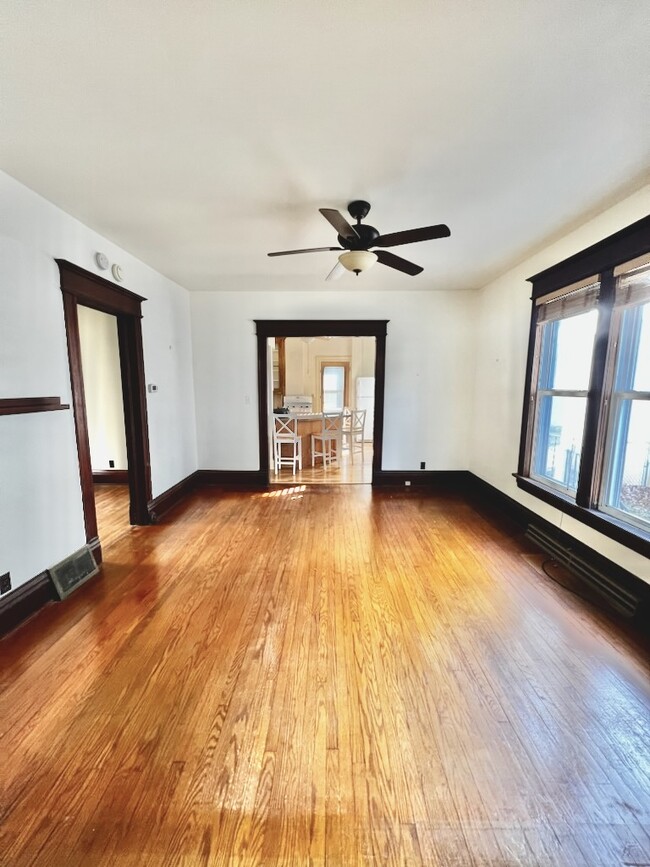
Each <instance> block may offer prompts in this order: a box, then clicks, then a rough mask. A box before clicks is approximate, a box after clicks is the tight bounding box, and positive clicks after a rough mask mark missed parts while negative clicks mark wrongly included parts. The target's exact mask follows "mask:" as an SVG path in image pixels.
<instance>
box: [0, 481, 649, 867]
mask: <svg viewBox="0 0 650 867" xmlns="http://www.w3.org/2000/svg"><path fill="white" fill-rule="evenodd" d="M118 494H119V492H118ZM118 494H116V496H118ZM104 557H105V563H104V568H103V571H102V573H101V574H100V576H98V577H97V579H94V580H93V581H92V582H90V583H89V584H87V585H85V586H84V587H82V588H81V589H80V590H79V591H78V592H77V593H76V594H75V595H74V596H72V597H71V598H70V599H69V600H67V601H66V602H65V603H62V604H60V605H53V606H50V607H49V608H46V609H44V610H43V611H42V612H41V613H40V614H39V615H38V616H37V617H36V618H34V619H33V620H32V621H30V622H29V623H27V624H26V625H25V626H24V627H22V628H21V629H19V630H17V631H16V632H14V633H13V634H12V635H10V636H8V637H7V638H5V639H4V640H3V641H1V642H0V686H1V687H2V694H1V697H0V747H1V758H0V864H2V865H3V867H26V865H45V867H77V865H79V867H81V865H83V867H95V865H120V867H125V865H133V867H135V865H138V867H144V865H185V867H190V865H191V867H195V865H210V867H212V865H242V867H243V865H247V867H248V865H294V864H295V865H308V864H309V865H344V867H349V865H384V864H386V865H439V867H442V865H444V867H452V865H453V867H487V865H489V867H511V865H543V867H576V865H580V867H583V865H584V867H587V865H589V867H598V865H600V867H616V865H647V864H648V863H650V838H649V836H648V829H649V828H650V787H649V785H648V782H649V779H650V687H649V682H648V674H649V671H650V666H649V664H648V659H647V656H646V655H645V654H644V652H643V650H642V649H640V648H639V647H637V646H636V645H635V644H634V643H633V641H632V640H631V639H629V638H627V637H626V636H625V634H624V633H622V632H621V631H619V629H618V628H617V627H616V626H615V625H613V624H612V623H611V622H609V621H608V620H607V619H606V618H605V616H604V615H602V614H601V613H599V612H598V610H596V609H591V608H590V607H589V606H588V605H587V604H585V603H584V602H583V601H582V600H580V599H578V598H577V597H575V596H573V595H571V594H569V593H567V592H566V591H565V590H563V589H562V588H560V587H558V586H557V585H556V584H554V583H552V582H551V581H550V579H548V578H547V577H546V576H545V575H544V574H543V573H542V572H540V570H539V568H538V567H539V562H540V561H541V558H540V557H539V556H538V554H537V552H535V551H534V549H532V548H531V547H529V546H527V544H526V543H524V541H523V540H521V539H519V538H512V537H511V536H510V535H509V532H508V529H507V526H506V525H505V524H504V525H502V524H499V523H498V522H496V521H495V520H494V518H492V517H490V516H488V515H485V514H483V513H480V512H477V511H476V510H475V509H474V508H473V507H472V506H471V505H469V504H468V503H467V502H465V501H463V500H462V499H461V498H457V497H453V496H446V497H433V496H426V495H423V494H422V492H421V491H415V490H413V491H409V492H392V491H389V490H383V491H373V490H372V489H371V488H370V487H367V486H347V487H346V486H338V487H330V488H326V487H318V486H315V487H311V488H310V487H305V486H302V485H296V486H294V487H288V488H275V489H271V490H270V491H268V492H264V493H242V492H223V491H218V490H215V489H210V490H206V491H204V492H198V493H196V494H194V495H193V496H192V497H191V498H189V500H188V501H187V502H186V504H185V505H183V506H182V507H179V508H178V509H177V510H176V511H175V512H174V513H172V514H171V515H170V516H169V517H168V519H167V521H166V522H165V523H163V524H160V525H158V526H153V527H129V528H128V530H127V531H126V532H123V533H116V534H114V536H113V541H112V543H111V544H105V547H104Z"/></svg>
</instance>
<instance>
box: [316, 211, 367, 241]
mask: <svg viewBox="0 0 650 867" xmlns="http://www.w3.org/2000/svg"><path fill="white" fill-rule="evenodd" d="M318 210H319V211H320V212H321V214H322V215H323V216H324V217H325V219H326V220H327V222H328V223H330V224H331V225H332V226H334V228H335V229H336V231H337V232H338V233H339V235H340V236H341V237H342V238H346V239H347V240H348V241H358V240H359V234H358V232H357V231H356V230H355V228H354V226H351V225H350V224H349V223H348V221H347V220H346V219H345V217H344V216H343V214H342V213H341V212H340V211H337V210H335V209H334V208H319V209H318Z"/></svg>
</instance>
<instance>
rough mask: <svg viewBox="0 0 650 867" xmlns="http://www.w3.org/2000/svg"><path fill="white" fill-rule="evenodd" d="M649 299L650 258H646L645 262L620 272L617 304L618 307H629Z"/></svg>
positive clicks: (644, 302)
mask: <svg viewBox="0 0 650 867" xmlns="http://www.w3.org/2000/svg"><path fill="white" fill-rule="evenodd" d="M637 261H639V260H637ZM628 264H632V263H628ZM614 273H616V272H614ZM648 301H650V259H647V258H646V262H645V264H641V265H635V266H634V267H632V268H630V269H629V270H628V271H627V272H623V273H621V274H620V276H619V277H618V279H617V280H616V300H615V304H616V306H617V307H627V306H630V305H632V304H646V303H647V302H648Z"/></svg>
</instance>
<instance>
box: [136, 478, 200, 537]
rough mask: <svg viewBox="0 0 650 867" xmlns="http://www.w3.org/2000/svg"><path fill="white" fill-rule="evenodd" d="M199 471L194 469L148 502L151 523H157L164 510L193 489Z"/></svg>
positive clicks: (182, 498) (174, 504)
mask: <svg viewBox="0 0 650 867" xmlns="http://www.w3.org/2000/svg"><path fill="white" fill-rule="evenodd" d="M199 472H200V470H195V471H194V472H193V473H190V475H189V476H186V477H185V478H184V479H181V480H180V482H177V483H176V484H175V485H172V487H171V488H168V489H167V490H166V491H163V493H162V494H159V495H158V496H157V497H154V499H153V500H151V501H150V502H149V507H148V508H149V516H150V518H151V523H152V524H157V523H158V521H159V520H160V519H161V518H162V516H163V515H164V514H165V513H166V512H169V510H170V509H173V508H174V506H177V505H178V504H179V503H180V502H181V501H182V500H184V499H185V497H187V496H188V495H189V494H191V493H192V491H194V490H195V488H196V486H197V477H198V475H199Z"/></svg>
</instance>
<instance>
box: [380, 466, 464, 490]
mask: <svg viewBox="0 0 650 867" xmlns="http://www.w3.org/2000/svg"><path fill="white" fill-rule="evenodd" d="M469 476H470V474H469V472H468V471H467V470H413V471H412V472H409V471H408V470H380V471H379V472H377V473H374V474H373V482H374V484H375V485H376V486H377V487H379V488H387V487H391V488H393V487H398V488H409V487H417V488H420V487H422V486H423V485H426V486H427V487H429V488H430V489H431V490H432V491H436V492H437V491H440V492H443V491H453V492H454V493H462V492H463V491H464V490H466V488H467V486H468V485H469ZM406 482H410V483H411V484H410V485H407V484H406Z"/></svg>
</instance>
